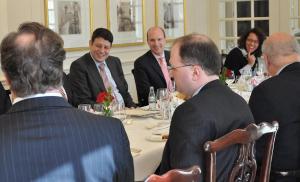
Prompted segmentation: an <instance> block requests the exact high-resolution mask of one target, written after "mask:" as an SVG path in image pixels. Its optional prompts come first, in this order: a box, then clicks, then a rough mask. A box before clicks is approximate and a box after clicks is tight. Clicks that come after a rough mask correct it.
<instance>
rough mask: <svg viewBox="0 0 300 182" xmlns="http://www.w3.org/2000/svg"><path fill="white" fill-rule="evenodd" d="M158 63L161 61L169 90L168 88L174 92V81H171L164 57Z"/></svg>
mask: <svg viewBox="0 0 300 182" xmlns="http://www.w3.org/2000/svg"><path fill="white" fill-rule="evenodd" d="M158 61H159V65H160V68H161V71H162V72H163V74H164V77H165V80H166V83H167V88H168V90H169V91H172V90H173V85H172V81H171V79H170V75H169V71H168V68H167V63H166V61H165V60H164V58H163V57H160V58H158Z"/></svg>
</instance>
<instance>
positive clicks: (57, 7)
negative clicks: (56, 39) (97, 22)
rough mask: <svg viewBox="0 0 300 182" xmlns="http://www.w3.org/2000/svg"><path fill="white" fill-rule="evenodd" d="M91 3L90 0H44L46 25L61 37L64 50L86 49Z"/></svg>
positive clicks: (91, 20)
mask: <svg viewBox="0 0 300 182" xmlns="http://www.w3.org/2000/svg"><path fill="white" fill-rule="evenodd" d="M92 4H93V2H92V0H44V6H45V22H46V26H47V27H49V28H50V29H52V30H53V31H55V32H56V33H58V34H59V35H60V36H61V37H62V39H63V40H64V48H65V49H66V51H82V50H88V47H89V40H90V35H91V32H92V30H93V26H92V22H93V18H92V14H93V11H92V9H93V8H91V6H92Z"/></svg>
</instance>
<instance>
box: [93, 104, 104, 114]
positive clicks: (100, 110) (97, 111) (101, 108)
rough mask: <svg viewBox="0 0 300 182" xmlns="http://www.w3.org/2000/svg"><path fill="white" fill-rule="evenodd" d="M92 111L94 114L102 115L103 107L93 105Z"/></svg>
mask: <svg viewBox="0 0 300 182" xmlns="http://www.w3.org/2000/svg"><path fill="white" fill-rule="evenodd" d="M93 109H94V111H95V114H102V111H103V105H102V104H99V103H97V104H94V106H93Z"/></svg>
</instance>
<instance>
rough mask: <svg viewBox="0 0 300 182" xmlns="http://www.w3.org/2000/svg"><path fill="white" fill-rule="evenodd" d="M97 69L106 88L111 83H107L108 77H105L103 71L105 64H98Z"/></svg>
mask: <svg viewBox="0 0 300 182" xmlns="http://www.w3.org/2000/svg"><path fill="white" fill-rule="evenodd" d="M99 70H100V71H99V72H100V75H101V77H102V80H103V83H104V86H105V88H106V90H107V89H108V88H109V87H111V85H110V83H109V80H108V77H107V75H106V72H105V64H104V63H100V64H99Z"/></svg>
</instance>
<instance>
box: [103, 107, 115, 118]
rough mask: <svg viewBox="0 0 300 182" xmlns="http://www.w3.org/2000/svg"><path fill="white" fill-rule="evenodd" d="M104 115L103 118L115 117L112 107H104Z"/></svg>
mask: <svg viewBox="0 0 300 182" xmlns="http://www.w3.org/2000/svg"><path fill="white" fill-rule="evenodd" d="M102 113H103V116H108V117H111V116H112V115H113V112H112V109H111V106H110V105H103V109H102Z"/></svg>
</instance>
